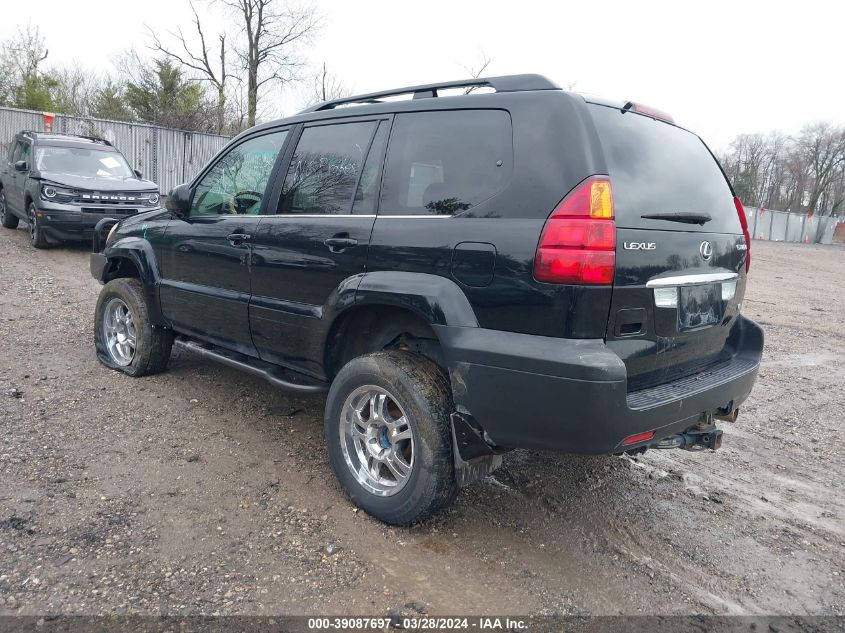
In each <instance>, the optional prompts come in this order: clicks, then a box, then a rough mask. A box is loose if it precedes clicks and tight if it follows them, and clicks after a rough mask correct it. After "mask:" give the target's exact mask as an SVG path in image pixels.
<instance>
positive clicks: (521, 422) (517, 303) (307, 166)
mask: <svg viewBox="0 0 845 633" xmlns="http://www.w3.org/2000/svg"><path fill="white" fill-rule="evenodd" d="M468 89H472V90H468ZM401 96H407V97H410V98H407V99H405V100H401V99H400V97H401ZM166 207H167V208H166V210H159V211H154V212H149V213H144V214H141V215H138V216H136V217H133V218H128V219H123V220H121V221H120V222H119V223H118V224H114V225H113V226H112V227H111V228H110V230H109V226H107V225H108V224H109V222H110V221H104V222H103V223H102V224H101V225H100V227H98V229H99V230H98V232H97V233H96V236H95V248H94V250H95V252H94V253H93V254H92V256H91V271H92V274H93V275H94V277H96V278H97V279H99V280H100V281H101V282H104V283H105V286H104V287H103V289H102V291H101V293H100V297H99V300H98V303H97V308H96V316H95V339H96V350H97V354H98V356H99V358H100V360H101V361H102V362H103V363H104V364H106V365H108V366H110V367H112V368H114V369H118V370H121V371H123V372H125V373H127V374H129V375H131V376H142V375H146V374H151V373H155V372H159V371H162V370H163V369H165V367H166V365H167V362H168V358H169V356H170V353H171V347H172V346H173V345H176V346H177V347H179V348H181V349H184V350H189V351H190V352H194V353H197V354H200V355H202V356H204V357H206V358H209V359H213V360H216V361H220V362H222V363H225V364H227V365H230V366H234V367H237V368H240V369H243V370H245V371H248V372H251V373H253V374H256V375H259V376H262V377H263V378H265V379H267V380H269V381H270V382H272V383H273V384H275V385H277V386H279V387H282V388H285V389H289V390H292V391H299V392H319V391H327V392H328V395H327V399H326V405H325V439H326V444H327V448H328V455H329V460H330V462H331V465H332V468H333V469H334V472H335V474H336V475H337V477H338V479H339V480H340V482H341V484H342V485H343V488H344V489H345V490H346V492H347V493H348V494H349V496H350V497H351V498H352V500H353V502H354V503H356V504H357V505H358V506H360V507H362V508H364V509H365V510H366V511H367V512H369V513H370V514H372V515H373V516H375V517H378V518H379V519H381V520H383V521H386V522H388V523H394V524H409V523H413V522H415V521H420V520H422V519H424V518H426V517H427V516H429V515H431V514H432V513H433V512H435V511H437V510H439V509H441V508H443V507H445V506H447V505H448V504H449V503H450V502H451V501H452V500H453V499H454V497H455V495H456V493H457V490H458V489H459V487H461V486H462V485H465V484H466V483H468V482H471V481H473V480H475V479H477V478H479V477H482V476H484V475H486V474H487V473H489V472H490V471H491V470H492V469H494V468H495V467H497V466H498V465H499V464H500V463H501V459H502V457H501V455H502V453H503V452H505V451H507V450H509V449H513V448H530V449H548V450H554V451H563V452H569V453H605V454H618V453H624V452H628V451H634V452H636V451H643V450H645V449H647V448H684V449H690V450H695V449H704V448H707V449H716V448H718V447H719V446H720V444H721V438H722V431H721V430H719V429H717V428H716V425H715V420H717V419H728V420H735V419H736V416H737V413H738V410H739V409H738V407H739V406H740V404H741V403H742V402H743V400H745V398H746V397H747V396H748V394H749V392H750V391H751V388H752V385H753V384H754V381H755V378H756V375H757V368H758V365H759V362H760V357H761V353H762V348H763V333H762V331H761V329H760V328H759V327H758V326H757V325H756V324H755V323H753V322H752V321H750V320H749V319H747V318H745V317H744V316H742V314H741V311H740V308H741V306H742V300H743V295H744V293H745V282H746V274H747V271H748V266H749V261H750V260H749V255H750V253H749V246H750V239H749V236H748V231H747V229H746V225H745V216H744V213H743V209H742V205H741V204H740V203H739V201H738V200H737V199H736V197H735V195H734V193H733V190H732V188H731V185H730V183H729V182H728V181H727V179H726V178H725V175H724V173H723V172H722V170H721V168H720V167H719V164H718V163H717V162H716V160H715V159H714V157H713V155H712V154H711V152H710V151H709V150H708V149H707V146H706V145H705V144H704V143H703V142H702V141H701V139H699V138H698V137H697V136H696V135H695V134H693V133H691V132H689V131H687V130H685V129H683V128H682V127H679V126H677V125H675V124H674V123H673V122H672V120H671V119H670V118H669V117H668V116H667V115H665V114H663V113H661V112H659V111H656V110H653V109H650V108H646V107H643V106H641V105H638V104H635V103H631V102H610V101H602V100H596V99H592V98H586V97H583V96H581V95H578V94H574V93H570V92H565V91H563V90H561V89H560V88H558V86H556V85H555V84H553V83H552V82H550V81H549V80H547V79H545V78H544V77H541V76H537V75H520V76H507V77H495V78H488V79H478V80H469V81H461V82H450V83H444V84H434V85H424V86H415V87H412V88H405V89H401V90H393V91H389V92H383V93H375V94H367V95H362V96H356V97H350V98H346V99H342V100H337V101H331V102H326V103H322V104H320V105H317V106H315V107H312V108H310V109H308V110H306V111H304V112H301V113H300V114H298V115H296V116H293V117H290V118H287V119H282V120H279V121H274V122H272V123H268V124H264V125H259V126H257V127H255V128H253V129H251V130H249V131H247V132H245V133H243V134H241V135H240V136H238V137H237V138H235V139H234V140H233V141H232V142H231V143H230V144H229V145H228V146H227V147H226V148H225V149H224V150H223V151H222V152H221V153H220V154H219V155H218V156H217V157H216V158H215V159H214V160H213V161H212V162H211V163H210V164H209V165H208V166H207V167H205V168H204V170H203V171H202V172H201V173H200V174H199V175H198V176H197V177H196V178H195V179H194V180H193V181H192V182H191V183H190V184H186V185H180V186H179V187H177V188H175V189H174V190H173V191H172V192H171V193H170V195H169V197H168V200H167V205H166ZM100 231H101V232H102V237H100ZM106 233H108V235H107V236H106ZM103 240H104V245H103V246H104V248H102V250H101V248H100V246H101V244H100V242H102V241H103Z"/></svg>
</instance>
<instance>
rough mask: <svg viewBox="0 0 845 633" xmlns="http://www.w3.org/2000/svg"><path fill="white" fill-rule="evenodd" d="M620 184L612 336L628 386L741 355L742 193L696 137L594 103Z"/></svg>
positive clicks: (616, 183) (616, 196)
mask: <svg viewBox="0 0 845 633" xmlns="http://www.w3.org/2000/svg"><path fill="white" fill-rule="evenodd" d="M590 109H591V112H592V116H593V121H594V122H595V125H596V129H597V131H598V135H599V138H600V141H601V145H602V149H603V153H604V156H605V160H606V164H607V168H608V171H609V175H610V181H611V185H612V188H613V202H614V212H615V217H616V227H617V234H616V244H617V246H616V272H615V278H614V286H613V298H612V302H611V309H610V315H609V319H608V330H607V342H608V346H610V347H611V348H612V349H614V351H616V353H617V354H619V356H620V357H621V358H622V359H623V360H624V362H625V364H626V366H627V369H628V381H629V384H628V388H629V391H637V390H639V389H642V388H646V387H650V386H654V385H657V384H663V383H665V382H670V381H672V380H675V379H677V378H681V377H683V376H687V375H691V374H693V373H695V372H697V371H699V370H701V369H704V368H705V367H709V366H712V365H714V364H717V363H720V362H723V361H726V360H728V359H729V358H730V357H731V355H732V349H731V346H730V341H729V336H730V333H731V327H732V326H733V324H734V322H735V320H736V318H737V317H738V315H739V308H740V305H741V301H742V298H743V294H744V288H745V257H746V252H747V251H746V244H745V238H744V236H743V231H742V226H741V225H740V221H739V216H738V214H737V210H736V207H735V205H734V199H733V193H732V191H731V189H730V186H729V185H728V182H727V180H726V179H725V176H724V174H723V173H722V170H721V168H720V167H719V165H718V163H717V162H716V160H715V159H714V158H713V156H712V155H711V153H710V151H709V150H708V149H707V147H706V146H705V145H704V143H703V142H702V141H701V139H699V138H698V137H697V136H696V135H694V134H692V133H691V132H688V131H686V130H684V129H682V128H679V127H677V126H675V125H672V124H670V123H668V122H666V121H662V120H658V119H655V118H651V117H649V116H644V115H641V114H637V113H635V112H631V111H628V112H623V111H622V110H621V109H619V108H613V107H607V106H603V105H596V104H590Z"/></svg>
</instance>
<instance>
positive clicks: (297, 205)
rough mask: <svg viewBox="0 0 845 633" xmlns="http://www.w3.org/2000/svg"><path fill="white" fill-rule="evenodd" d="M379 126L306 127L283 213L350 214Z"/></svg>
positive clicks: (288, 181)
mask: <svg viewBox="0 0 845 633" xmlns="http://www.w3.org/2000/svg"><path fill="white" fill-rule="evenodd" d="M376 124H377V122H376V121H365V122H361V123H338V124H334V125H321V126H317V127H309V128H305V130H303V132H302V136H301V137H300V139H299V143H297V145H296V151H295V152H294V154H293V158H292V159H291V163H290V168H289V169H288V173H287V176H286V177H285V185H284V188H283V189H282V196H283V198H282V206H281V209H279V213H307V214H315V213H320V214H323V213H325V214H339V213H350V211H351V210H352V201H353V196H354V195H355V189H356V186H357V184H358V175H359V174H360V173H361V168H362V166H363V163H364V159H365V158H366V155H367V149H368V148H369V146H370V139H371V138H372V136H373V131H374V130H375V127H376Z"/></svg>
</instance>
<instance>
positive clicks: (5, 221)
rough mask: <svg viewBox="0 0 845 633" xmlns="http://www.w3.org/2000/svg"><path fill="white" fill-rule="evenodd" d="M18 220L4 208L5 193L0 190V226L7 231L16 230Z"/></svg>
mask: <svg viewBox="0 0 845 633" xmlns="http://www.w3.org/2000/svg"><path fill="white" fill-rule="evenodd" d="M18 222H20V219H19V218H18V216H16V215H15V214H13V213H12V212H11V211H9V209H7V208H6V192H5V191H3V190H2V189H0V224H2V225H3V226H4V227H5V228H7V229H16V228H18Z"/></svg>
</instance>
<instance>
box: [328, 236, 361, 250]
mask: <svg viewBox="0 0 845 633" xmlns="http://www.w3.org/2000/svg"><path fill="white" fill-rule="evenodd" d="M323 244H325V245H326V246H328V247H329V250H330V251H331V252H332V253H340V252H341V251H343V250H345V249H347V248H349V247H350V246H357V245H358V240H356V239H355V238H354V237H330V238H329V239H327V240H326V241H325V242H323Z"/></svg>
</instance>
